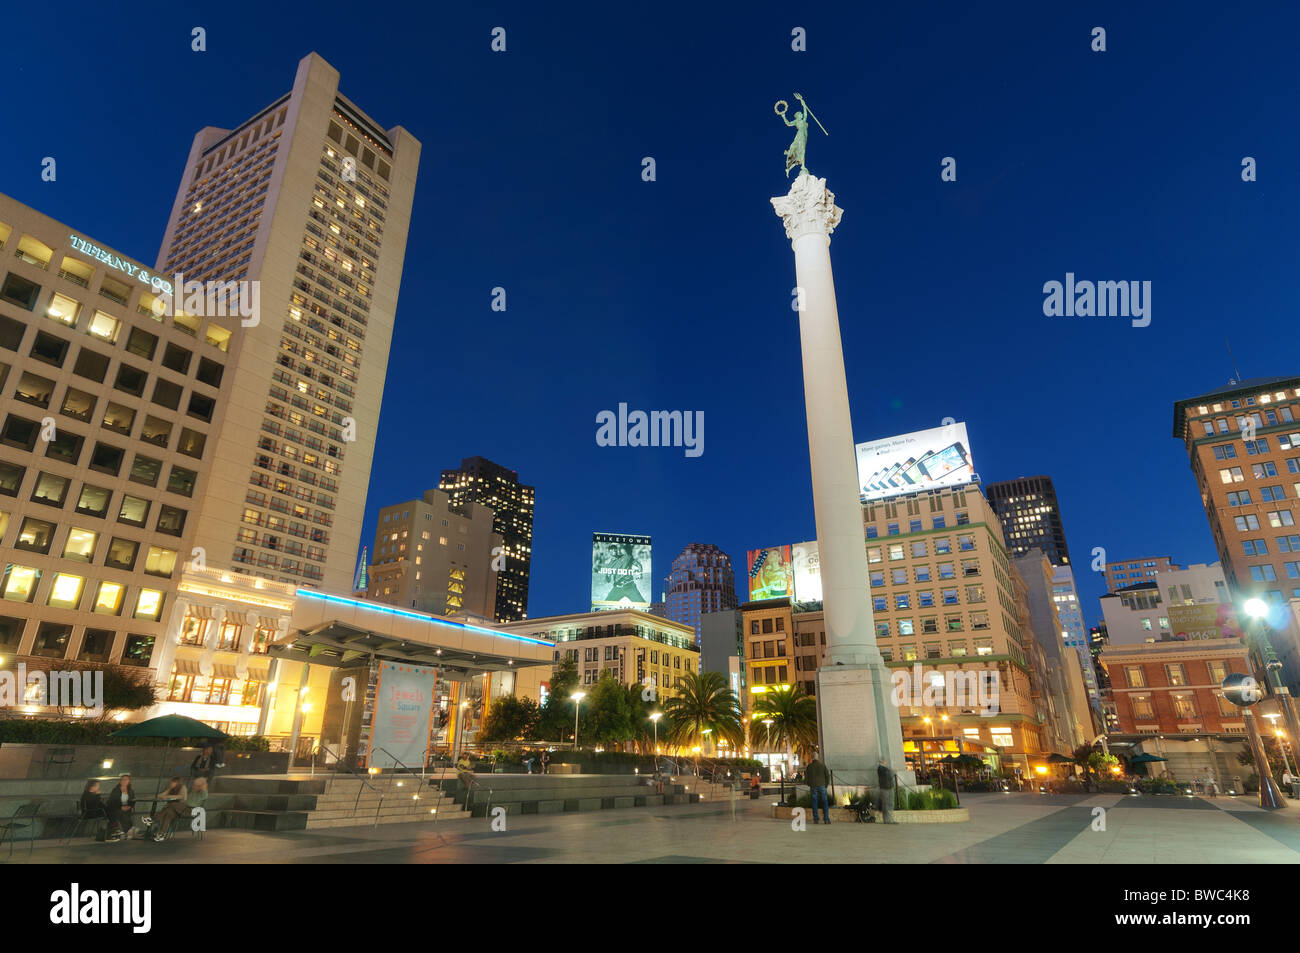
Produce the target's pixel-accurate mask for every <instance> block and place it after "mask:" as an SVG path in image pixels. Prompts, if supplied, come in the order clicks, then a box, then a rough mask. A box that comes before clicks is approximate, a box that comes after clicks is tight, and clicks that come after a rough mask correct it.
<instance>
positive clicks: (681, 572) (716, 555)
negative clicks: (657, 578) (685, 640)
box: [664, 543, 738, 644]
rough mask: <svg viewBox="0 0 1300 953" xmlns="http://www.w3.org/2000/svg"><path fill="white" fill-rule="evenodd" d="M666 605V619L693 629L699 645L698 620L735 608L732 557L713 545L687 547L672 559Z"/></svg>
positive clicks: (697, 544) (694, 544)
mask: <svg viewBox="0 0 1300 953" xmlns="http://www.w3.org/2000/svg"><path fill="white" fill-rule="evenodd" d="M666 603H667V604H666V606H665V608H664V612H665V614H666V617H667V618H669V619H672V620H673V621H674V622H681V623H682V624H683V625H689V626H691V627H692V628H693V629H695V641H696V644H699V642H700V616H701V615H703V614H705V613H708V612H722V611H723V610H726V609H734V608H736V606H737V605H738V603H737V601H736V576H735V573H734V572H733V571H732V568H731V557H730V556H728V555H727V554H726V553H724V552H723V551H722V550H721V549H719V548H718V547H717V546H715V545H713V544H712V543H691V544H690V545H688V546H687V547H686V548H685V549H683V550H682V551H681V552H680V553H679V554H678V555H677V556H676V557H675V558H674V559H673V563H672V569H671V571H670V572H669V573H668V594H667V598H666Z"/></svg>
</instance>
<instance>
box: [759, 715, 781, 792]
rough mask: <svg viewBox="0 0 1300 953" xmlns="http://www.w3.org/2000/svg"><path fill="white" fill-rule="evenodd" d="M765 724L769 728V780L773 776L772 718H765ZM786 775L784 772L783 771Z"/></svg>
mask: <svg viewBox="0 0 1300 953" xmlns="http://www.w3.org/2000/svg"><path fill="white" fill-rule="evenodd" d="M763 725H764V726H765V727H766V728H767V775H768V780H769V781H770V780H771V778H772V719H771V718H764V719H763ZM782 774H783V775H784V772H782Z"/></svg>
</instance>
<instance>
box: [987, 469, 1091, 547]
mask: <svg viewBox="0 0 1300 953" xmlns="http://www.w3.org/2000/svg"><path fill="white" fill-rule="evenodd" d="M984 496H985V498H986V499H988V501H989V503H991V504H992V505H993V510H994V512H995V513H997V515H998V519H1000V520H1001V521H1002V531H1003V534H1004V535H1005V536H1006V541H1007V551H1008V552H1009V553H1010V554H1011V555H1012V556H1023V555H1024V554H1025V553H1027V552H1029V550H1031V549H1035V548H1037V549H1041V550H1042V551H1043V552H1044V553H1045V554H1046V556H1047V559H1048V561H1049V562H1050V563H1051V564H1052V565H1053V566H1068V565H1070V548H1069V547H1068V546H1067V545H1066V544H1065V525H1064V524H1063V523H1062V522H1061V507H1060V505H1059V504H1058V503H1057V502H1056V488H1055V487H1054V486H1053V485H1052V478H1051V477H1047V476H1034V477H1020V478H1018V479H1015V480H1003V481H1001V482H999V483H990V484H988V485H986V486H985V487H984Z"/></svg>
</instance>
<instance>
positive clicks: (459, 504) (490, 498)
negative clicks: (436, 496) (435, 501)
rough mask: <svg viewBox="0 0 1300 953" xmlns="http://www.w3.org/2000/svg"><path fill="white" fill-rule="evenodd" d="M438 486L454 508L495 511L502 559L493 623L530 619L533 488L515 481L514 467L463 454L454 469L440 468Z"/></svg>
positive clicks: (516, 478)
mask: <svg viewBox="0 0 1300 953" xmlns="http://www.w3.org/2000/svg"><path fill="white" fill-rule="evenodd" d="M438 489H440V490H442V491H443V492H444V493H446V494H447V496H448V498H449V500H450V506H451V508H452V510H453V511H460V510H462V509H463V508H464V507H465V506H466V505H467V504H469V503H478V504H479V505H481V506H486V507H488V508H489V509H490V510H491V511H492V513H493V526H492V529H493V532H495V533H499V534H500V536H501V539H502V546H503V550H502V553H501V555H503V556H504V557H505V558H504V562H498V564H497V565H498V570H497V593H496V610H495V613H494V618H495V619H496V621H497V622H516V621H519V620H521V619H526V618H528V579H529V573H530V569H531V566H532V560H533V507H534V503H535V500H536V490H535V489H534V488H533V487H531V486H527V485H525V484H523V483H520V482H519V474H518V473H516V472H515V471H514V470H508V469H506V468H505V467H503V466H501V465H499V464H496V463H493V462H492V461H491V460H485V459H484V458H483V457H466V458H465V459H464V460H462V461H461V462H460V468H459V469H456V470H443V471H442V479H441V480H440V481H439V483H438Z"/></svg>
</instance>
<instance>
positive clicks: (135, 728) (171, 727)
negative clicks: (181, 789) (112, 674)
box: [109, 715, 230, 791]
mask: <svg viewBox="0 0 1300 953" xmlns="http://www.w3.org/2000/svg"><path fill="white" fill-rule="evenodd" d="M109 737H110V738H166V739H167V744H165V745H163V750H164V751H166V750H167V749H169V748H171V746H172V740H173V739H175V738H211V739H213V740H217V741H222V740H225V739H226V738H229V737H230V735H228V734H226V733H225V732H224V731H219V730H217V729H216V728H213V727H212V726H211V725H205V724H204V723H203V722H201V721H196V720H195V719H193V718H186V717H185V716H184V715H161V716H160V717H158V718H150V719H149V720H148V721H140V722H136V723H135V724H134V725H127V726H126V727H125V728H119V729H118V730H117V731H115V732H113V733H112V734H110V735H109ZM166 770H167V760H166V757H165V756H164V758H163V763H162V765H161V766H160V767H159V769H158V790H159V791H161V790H162V776H163V773H164V772H165V771H166Z"/></svg>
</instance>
